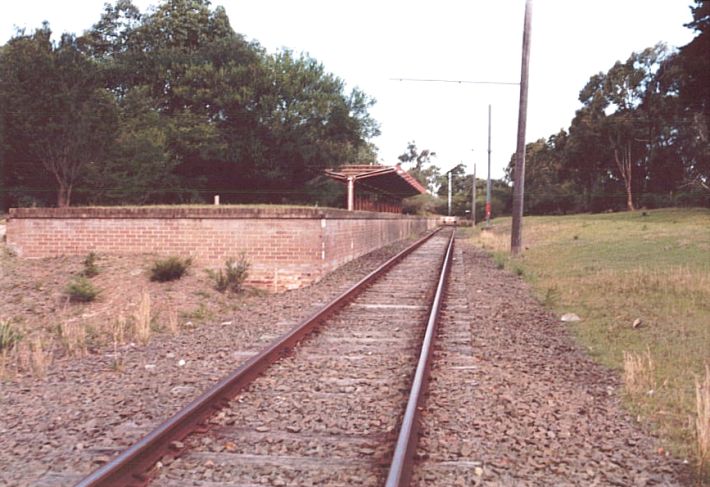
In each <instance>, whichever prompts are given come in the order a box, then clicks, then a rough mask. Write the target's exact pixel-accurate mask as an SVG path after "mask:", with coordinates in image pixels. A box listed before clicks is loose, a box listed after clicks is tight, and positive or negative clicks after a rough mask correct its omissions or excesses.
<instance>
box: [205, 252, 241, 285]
mask: <svg viewBox="0 0 710 487" xmlns="http://www.w3.org/2000/svg"><path fill="white" fill-rule="evenodd" d="M206 272H207V275H209V276H210V278H211V279H212V281H213V282H214V288H215V289H216V290H217V291H219V292H221V293H224V292H226V291H230V292H233V293H238V292H240V291H241V290H242V285H243V284H244V281H245V280H246V278H247V277H248V275H249V262H248V261H247V260H246V257H245V256H244V254H242V255H241V256H240V257H239V260H237V261H235V260H234V259H227V262H226V263H225V265H224V269H219V270H218V271H214V270H212V269H207V270H206Z"/></svg>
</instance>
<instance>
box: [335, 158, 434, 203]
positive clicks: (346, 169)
mask: <svg viewBox="0 0 710 487" xmlns="http://www.w3.org/2000/svg"><path fill="white" fill-rule="evenodd" d="M325 174H326V175H327V176H328V177H331V178H333V179H337V180H340V181H344V182H347V181H348V179H350V178H353V179H354V180H355V182H356V183H359V184H360V185H362V186H365V187H366V188H370V189H374V190H375V191H378V192H381V193H385V194H389V195H392V196H396V197H398V198H407V197H409V196H415V195H418V194H422V193H426V188H425V187H424V186H422V185H421V183H420V182H419V181H417V180H416V179H414V177H412V176H411V175H410V174H409V173H408V172H407V171H405V170H404V169H402V168H401V166H400V165H399V164H397V165H396V166H382V165H368V164H349V165H345V166H341V167H339V168H338V169H326V170H325Z"/></svg>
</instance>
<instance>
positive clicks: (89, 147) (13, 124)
mask: <svg viewBox="0 0 710 487" xmlns="http://www.w3.org/2000/svg"><path fill="white" fill-rule="evenodd" d="M0 71H1V72H2V77H1V78H0V99H1V101H2V103H1V105H2V113H1V116H2V117H3V125H4V137H5V146H6V150H5V151H4V152H5V154H6V160H7V163H8V165H14V166H16V170H17V173H18V174H22V173H26V172H27V170H28V169H30V168H32V167H34V166H39V167H41V168H43V169H44V170H45V171H47V172H48V173H49V174H50V175H51V177H52V178H53V179H54V182H55V185H56V204H57V206H60V207H61V206H68V205H69V204H70V203H71V197H72V191H73V189H74V186H75V184H76V183H77V181H78V180H79V178H80V177H81V176H82V172H83V170H84V169H85V168H86V166H87V165H88V164H89V163H90V162H94V163H98V162H102V161H103V159H104V157H105V156H106V153H107V149H108V147H109V146H110V144H111V143H112V141H113V139H114V136H115V133H116V124H117V110H116V105H115V101H114V99H113V97H112V96H111V94H110V93H108V92H107V91H106V90H105V89H103V88H102V87H101V86H100V84H99V82H98V81H99V80H98V76H97V70H96V66H95V65H94V64H93V63H91V62H90V61H88V60H87V59H86V58H85V57H84V56H83V55H82V53H81V52H80V50H79V48H78V45H77V42H76V38H75V37H74V36H72V35H69V34H65V35H63V36H62V37H61V39H60V41H59V42H58V43H56V44H55V43H53V42H52V41H51V31H50V29H49V26H48V25H47V24H44V26H43V27H42V28H41V29H38V30H37V31H35V32H34V33H33V34H31V35H23V34H21V35H18V36H17V37H15V38H13V39H12V40H11V41H10V42H9V43H8V44H7V45H6V46H5V48H4V50H3V56H2V66H0ZM37 180H41V178H37Z"/></svg>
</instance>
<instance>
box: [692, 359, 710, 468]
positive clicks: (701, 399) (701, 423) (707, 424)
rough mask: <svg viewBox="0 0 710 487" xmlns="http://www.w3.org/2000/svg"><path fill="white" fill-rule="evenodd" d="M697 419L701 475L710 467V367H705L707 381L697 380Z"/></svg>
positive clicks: (696, 429) (696, 427) (696, 428)
mask: <svg viewBox="0 0 710 487" xmlns="http://www.w3.org/2000/svg"><path fill="white" fill-rule="evenodd" d="M695 400H696V406H697V417H696V418H695V431H696V436H697V441H698V445H697V446H698V470H699V471H700V475H702V474H703V472H704V471H705V470H706V469H707V468H709V467H710V366H708V365H706V366H705V379H704V380H703V381H702V382H701V381H700V380H698V379H696V380H695Z"/></svg>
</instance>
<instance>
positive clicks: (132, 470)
mask: <svg viewBox="0 0 710 487" xmlns="http://www.w3.org/2000/svg"><path fill="white" fill-rule="evenodd" d="M439 230H440V228H438V229H436V230H435V231H433V232H431V233H429V234H427V235H426V236H424V237H422V238H420V239H419V240H417V241H416V242H414V243H413V244H412V245H410V246H409V247H407V248H406V249H404V250H402V251H401V252H399V253H398V254H397V255H395V256H394V257H392V258H391V259H389V260H388V261H387V262H385V263H384V264H382V265H381V266H379V267H378V268H377V269H375V270H374V271H372V272H371V273H370V274H368V275H367V276H365V277H364V278H362V279H361V280H360V281H359V282H357V283H356V284H355V285H353V286H352V287H350V288H349V289H348V290H346V291H344V292H343V293H342V294H340V295H339V296H337V297H336V298H334V299H333V300H332V301H330V302H329V303H328V304H326V305H325V306H323V307H322V308H320V309H319V310H317V311H315V312H314V313H312V314H311V315H310V316H308V317H306V318H305V319H303V320H302V321H301V322H300V323H298V324H297V325H296V326H294V327H293V328H292V329H291V330H290V331H288V332H287V333H285V334H284V335H282V336H281V337H279V338H277V339H275V340H274V341H273V342H271V344H269V345H268V346H267V347H266V348H265V349H264V350H262V351H261V352H260V353H259V354H258V355H256V356H254V357H252V358H250V359H249V360H247V361H246V362H244V363H243V364H242V365H241V366H239V367H238V368H237V369H235V370H234V371H233V372H232V373H230V374H229V375H228V376H226V377H224V378H223V379H222V380H220V381H219V382H218V383H217V384H216V385H214V386H213V387H211V388H210V389H208V390H207V391H206V392H204V393H203V394H202V395H200V396H199V397H198V398H197V399H195V400H194V401H192V402H191V403H190V404H188V405H187V406H185V407H184V408H183V409H181V410H180V411H178V412H177V413H175V415H173V416H172V417H171V418H170V419H168V420H166V421H165V422H163V423H161V424H160V425H158V426H157V427H156V428H155V429H154V430H153V431H151V432H150V433H148V434H147V435H146V436H144V437H143V438H142V439H141V440H139V441H138V442H137V443H135V444H134V445H133V446H131V447H129V448H128V449H126V450H124V451H123V452H122V453H120V454H119V455H118V456H117V457H116V458H114V459H113V460H111V461H110V462H108V463H106V464H104V465H103V466H101V467H100V468H98V469H97V470H95V471H94V472H92V473H91V474H89V475H88V476H86V477H85V478H84V479H82V480H81V481H79V483H78V484H76V487H97V486H110V487H116V486H121V487H123V486H142V485H146V484H147V483H148V482H149V480H150V474H149V471H150V469H151V468H152V467H153V465H155V463H156V462H157V461H159V460H160V459H161V458H162V457H163V456H164V455H166V454H168V453H171V452H172V453H175V451H176V450H179V448H176V446H177V445H176V442H179V441H181V440H183V439H184V438H185V437H186V436H188V435H189V434H190V433H192V432H194V431H196V430H197V429H200V428H201V427H202V426H203V425H204V423H205V422H206V420H207V419H208V418H209V417H210V416H212V415H213V414H214V413H216V412H217V411H218V410H220V409H222V408H223V407H225V406H226V405H227V404H228V402H229V400H230V399H232V398H233V397H234V396H236V395H237V393H238V392H239V391H240V390H242V389H243V388H244V387H245V386H247V385H249V384H250V383H251V382H252V381H253V380H254V379H256V378H257V377H258V376H259V375H260V374H261V373H262V372H263V371H264V370H266V369H267V368H268V367H269V366H270V365H271V364H273V363H274V362H276V361H277V360H279V359H280V358H281V357H283V356H285V355H286V354H288V353H289V351H290V350H291V349H292V348H293V347H294V346H295V345H296V344H297V343H298V342H299V341H300V340H302V339H303V338H304V337H305V336H306V335H308V334H310V333H311V332H312V331H313V330H314V329H315V328H316V327H317V326H318V325H320V324H321V323H322V322H323V321H324V320H325V319H327V318H328V317H330V316H332V315H333V314H334V313H335V312H337V311H338V310H340V309H341V308H343V307H344V306H345V305H346V304H347V303H348V302H350V301H351V300H352V299H354V298H355V297H356V296H357V295H359V294H360V293H361V292H362V291H363V290H365V289H366V288H367V287H368V286H369V285H371V284H372V283H373V282H374V281H375V280H376V279H378V278H379V277H380V276H381V275H382V274H384V273H385V272H387V271H388V270H389V269H390V268H391V267H392V266H394V265H395V264H397V263H398V262H399V261H401V260H402V259H403V258H404V257H406V256H407V255H409V254H410V253H411V252H413V251H414V250H415V249H417V248H418V247H419V246H421V245H422V244H423V243H424V242H426V241H427V240H429V239H430V238H431V237H432V236H433V235H435V234H436V233H437V232H438V231H439Z"/></svg>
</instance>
